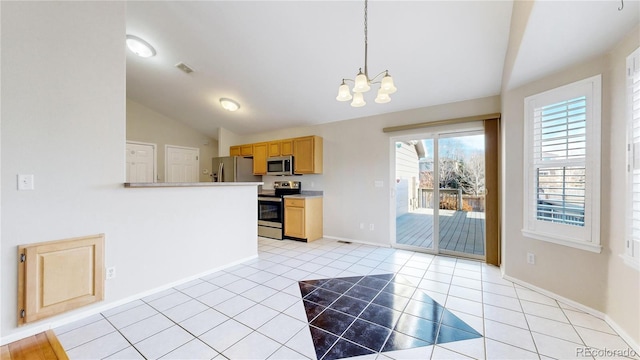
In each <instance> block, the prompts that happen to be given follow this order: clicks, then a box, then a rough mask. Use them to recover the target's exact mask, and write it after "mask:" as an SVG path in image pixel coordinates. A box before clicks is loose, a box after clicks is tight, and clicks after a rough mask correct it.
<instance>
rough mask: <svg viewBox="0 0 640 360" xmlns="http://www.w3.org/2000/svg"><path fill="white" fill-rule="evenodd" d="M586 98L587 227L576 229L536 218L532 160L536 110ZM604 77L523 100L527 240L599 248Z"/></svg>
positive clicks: (590, 79) (525, 230)
mask: <svg viewBox="0 0 640 360" xmlns="http://www.w3.org/2000/svg"><path fill="white" fill-rule="evenodd" d="M579 96H586V98H587V119H586V133H585V135H586V141H587V144H588V145H587V146H586V156H585V160H584V166H585V168H586V186H585V209H584V216H585V225H584V226H583V227H577V226H572V225H565V224H559V223H551V222H548V221H541V220H537V219H536V212H537V210H536V209H537V207H536V204H537V202H536V201H534V200H533V199H534V198H535V189H534V188H533V187H534V186H533V185H534V183H535V180H534V178H533V176H534V173H535V168H536V167H535V165H534V159H533V153H534V149H533V142H534V139H533V133H534V129H533V126H534V114H533V110H534V109H535V108H539V107H541V106H546V105H551V104H553V103H555V102H560V101H564V100H570V99H572V98H575V97H579ZM601 116H602V75H596V76H592V77H590V78H587V79H583V80H580V81H576V82H574V83H571V84H567V85H564V86H561V87H558V88H555V89H551V90H548V91H545V92H542V93H539V94H535V95H531V96H528V97H526V98H525V99H524V120H525V129H524V146H525V147H524V164H523V165H524V191H523V193H524V204H523V208H524V211H523V229H522V234H523V236H525V237H528V238H533V239H537V240H542V241H546V242H550V243H554V244H559V245H564V246H569V247H572V248H576V249H580V250H587V251H591V252H595V253H600V252H602V246H601V245H600V196H601V193H600V192H601V187H600V181H601V180H600V174H601V173H600V171H601V170H600V169H601V160H600V159H601V146H602V145H601V144H602V143H601V134H600V133H601Z"/></svg>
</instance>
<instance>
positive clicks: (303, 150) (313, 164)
mask: <svg viewBox="0 0 640 360" xmlns="http://www.w3.org/2000/svg"><path fill="white" fill-rule="evenodd" d="M293 158H294V172H295V173H296V174H321V173H322V138H321V137H319V136H306V137H301V138H295V139H293Z"/></svg>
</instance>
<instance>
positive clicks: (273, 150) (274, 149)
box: [269, 141, 281, 157]
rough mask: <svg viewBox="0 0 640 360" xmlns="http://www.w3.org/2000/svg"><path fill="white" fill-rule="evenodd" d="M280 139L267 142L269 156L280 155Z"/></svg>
mask: <svg viewBox="0 0 640 360" xmlns="http://www.w3.org/2000/svg"><path fill="white" fill-rule="evenodd" d="M280 150H281V147H280V141H271V142H269V157H273V156H280V154H281V152H280Z"/></svg>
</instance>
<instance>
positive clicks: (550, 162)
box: [533, 96, 587, 226]
mask: <svg viewBox="0 0 640 360" xmlns="http://www.w3.org/2000/svg"><path fill="white" fill-rule="evenodd" d="M586 103H587V101H586V97H585V96H580V97H576V98H573V99H570V100H566V101H561V102H559V103H555V104H551V105H546V106H541V107H539V108H536V109H534V115H533V121H534V123H533V137H534V140H533V156H534V159H533V162H534V168H535V171H536V182H535V185H536V203H537V208H536V218H537V219H538V220H541V221H551V222H555V223H562V224H567V225H573V226H584V205H585V183H586V171H585V170H586V168H585V160H586V138H585V133H586Z"/></svg>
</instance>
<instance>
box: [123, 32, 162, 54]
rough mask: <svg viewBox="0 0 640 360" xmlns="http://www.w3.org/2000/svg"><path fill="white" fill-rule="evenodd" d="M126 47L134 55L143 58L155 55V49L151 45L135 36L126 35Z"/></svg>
mask: <svg viewBox="0 0 640 360" xmlns="http://www.w3.org/2000/svg"><path fill="white" fill-rule="evenodd" d="M127 47H128V48H129V50H131V51H132V52H133V53H134V54H136V55H138V56H140V57H143V58H149V57H152V56H155V55H156V49H154V48H153V46H151V44H149V43H148V42H146V41H144V40H142V39H141V38H139V37H137V36H133V35H127Z"/></svg>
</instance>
